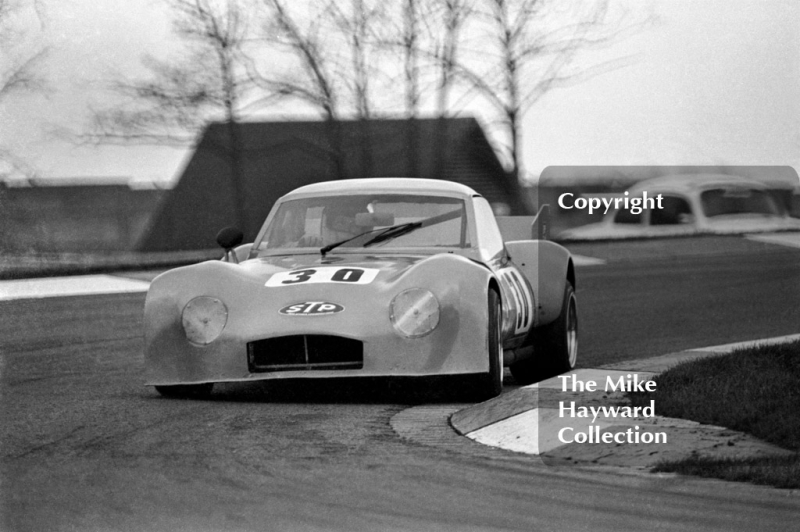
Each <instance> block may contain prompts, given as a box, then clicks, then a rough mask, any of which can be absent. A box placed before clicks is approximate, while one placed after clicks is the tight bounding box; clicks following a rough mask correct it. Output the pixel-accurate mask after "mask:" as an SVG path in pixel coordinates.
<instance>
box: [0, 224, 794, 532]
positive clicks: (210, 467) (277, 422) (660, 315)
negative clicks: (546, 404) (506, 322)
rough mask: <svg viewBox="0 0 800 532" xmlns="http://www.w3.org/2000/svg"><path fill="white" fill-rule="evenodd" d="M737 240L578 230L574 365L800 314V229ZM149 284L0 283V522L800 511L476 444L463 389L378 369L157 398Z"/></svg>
mask: <svg viewBox="0 0 800 532" xmlns="http://www.w3.org/2000/svg"><path fill="white" fill-rule="evenodd" d="M672 244H673V246H676V245H677V246H679V245H680V243H679V242H673V243H672ZM728 246H729V243H726V244H725V245H724V246H723V248H724V249H723V250H722V251H724V252H722V251H721V252H717V253H713V252H708V247H707V246H702V252H700V251H698V252H693V253H682V252H681V250H680V249H678V250H677V251H676V250H675V248H674V247H673V248H670V249H671V250H672V251H670V254H669V256H666V255H664V253H665V251H664V250H663V249H661V250H660V251H658V250H655V249H654V250H652V253H650V255H648V253H645V252H643V251H642V249H639V250H638V251H636V252H635V256H636V257H637V258H631V257H633V255H634V254H631V257H627V258H626V249H627V248H626V247H625V246H620V247H615V248H613V249H611V248H602V249H600V248H592V246H588V245H586V246H583V247H581V246H579V247H581V249H580V252H582V253H584V254H589V252H591V253H592V254H593V255H594V256H599V255H602V254H606V256H604V257H602V258H607V259H609V260H610V262H609V263H608V264H607V265H603V266H589V267H583V268H580V269H579V272H578V275H579V281H578V283H579V286H578V295H579V297H580V305H581V312H582V314H581V318H582V328H583V330H582V338H581V343H582V355H581V356H582V358H581V360H580V362H581V365H583V366H586V365H587V364H589V365H591V364H600V363H605V362H612V361H614V360H622V359H630V358H641V357H645V356H652V355H657V354H663V353H664V352H667V351H669V350H678V349H683V348H686V347H698V346H704V345H714V344H719V343H725V342H733V341H738V340H747V339H753V338H761V337H767V336H779V335H785V334H794V333H797V332H800V331H798V327H800V309H799V308H798V305H797V302H798V301H800V249H791V248H784V247H777V246H774V247H773V246H768V247H759V246H756V245H753V246H750V245H749V244H747V245H742V244H740V243H739V241H738V240H737V241H736V243H735V244H734V248H735V249H733V248H730V247H728ZM673 252H674V253H673ZM615 261H616V262H615ZM143 299H144V295H143V294H118V295H99V296H80V297H65V298H58V299H46V300H22V301H0V312H1V313H2V314H0V316H2V320H0V333H2V336H0V355H1V356H0V371H2V400H3V431H2V485H0V486H1V489H2V518H3V523H2V527H0V528H2V529H3V530H9V531H23V530H31V531H33V530H54V531H55V530H137V531H138V530H198V531H199V530H525V531H529V530H773V531H779V530H791V529H794V527H796V525H797V520H798V518H800V494H798V493H797V492H787V491H779V490H772V489H768V488H760V487H752V486H747V485H740V484H728V483H722V482H717V481H704V480H695V479H688V478H683V477H675V476H655V475H649V474H639V473H636V474H634V473H626V472H621V471H616V470H611V469H600V470H593V469H590V468H577V467H575V468H554V467H548V466H545V465H543V464H541V463H540V462H539V460H538V459H536V458H535V457H531V456H527V455H519V454H514V453H511V452H507V451H502V450H498V449H492V448H488V447H484V446H481V445H479V444H477V443H474V442H472V441H471V440H467V439H465V438H462V437H459V436H457V435H455V434H454V433H453V432H452V431H451V430H450V429H449V427H448V426H447V421H446V418H447V415H448V414H449V413H450V412H452V411H454V410H455V409H457V408H459V407H460V406H463V405H451V404H439V403H434V404H426V405H422V406H418V407H416V408H413V409H411V410H409V407H411V406H413V404H415V403H419V402H420V401H419V400H418V399H414V397H413V394H411V392H410V391H408V390H404V389H402V388H399V389H396V388H392V389H387V387H386V385H385V384H367V385H358V386H353V387H349V388H346V387H342V386H337V385H333V384H331V383H301V384H300V385H296V386H292V385H291V383H289V384H282V385H279V386H275V385H273V386H271V387H267V386H260V385H250V386H245V385H227V386H222V387H220V392H219V393H215V395H214V396H213V397H212V400H209V401H180V400H168V399H162V398H160V397H159V396H158V395H157V394H156V393H155V392H154V391H152V390H151V389H149V388H146V387H144V386H142V384H141V382H142V376H141V365H142V355H141V344H142V341H141V332H140V328H141V309H142V303H143ZM409 394H410V395H409ZM409 397H410V398H409Z"/></svg>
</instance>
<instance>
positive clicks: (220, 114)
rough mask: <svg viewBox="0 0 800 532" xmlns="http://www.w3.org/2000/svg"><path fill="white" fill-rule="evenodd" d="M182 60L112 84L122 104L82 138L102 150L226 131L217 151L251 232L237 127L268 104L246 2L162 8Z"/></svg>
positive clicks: (150, 61)
mask: <svg viewBox="0 0 800 532" xmlns="http://www.w3.org/2000/svg"><path fill="white" fill-rule="evenodd" d="M164 3H165V5H166V6H167V7H168V8H169V9H170V10H171V12H172V13H173V17H174V18H173V30H174V32H175V34H176V35H177V36H178V37H180V38H181V39H182V40H183V42H184V43H185V45H186V46H185V50H184V52H183V54H181V55H180V56H177V57H173V58H170V59H167V60H164V59H157V58H155V57H153V56H150V55H147V56H145V57H144V58H143V59H142V62H143V65H144V66H145V67H146V68H147V69H148V70H149V75H148V76H146V77H144V78H134V79H131V78H129V77H119V78H118V79H116V80H115V81H113V82H112V84H111V89H112V90H113V92H114V93H116V94H117V95H118V96H120V97H121V98H122V101H121V102H120V103H118V104H116V105H114V106H113V107H105V108H101V109H96V110H94V115H93V126H92V130H91V132H90V133H89V134H84V135H82V138H84V139H90V140H92V141H94V142H98V143H124V144H130V143H138V144H160V145H164V144H173V145H187V144H190V143H192V142H193V141H194V140H195V139H196V137H197V133H198V131H199V130H201V129H202V128H203V127H204V126H205V125H206V124H208V123H209V122H211V121H219V120H221V121H223V122H224V123H225V124H226V131H227V134H226V137H225V138H224V140H222V141H221V142H220V145H219V146H218V147H217V148H218V149H219V151H220V153H222V154H223V155H224V156H225V157H226V158H227V159H228V160H229V163H230V168H231V180H232V188H233V194H232V195H233V200H234V205H235V211H236V215H235V216H236V223H237V225H239V227H241V228H242V229H243V230H246V229H247V219H246V216H245V213H246V204H245V203H246V194H245V191H244V187H245V183H244V167H243V156H244V153H243V152H244V144H243V139H242V135H241V131H240V125H239V123H240V122H241V120H242V117H243V116H244V115H245V114H246V113H247V112H248V111H249V110H251V109H252V106H253V105H254V102H258V103H259V104H264V103H266V102H267V100H268V98H267V97H265V95H264V93H263V90H262V89H261V88H260V87H258V86H257V85H256V83H254V81H253V79H252V75H251V73H252V71H253V70H254V60H253V57H252V50H251V45H252V39H251V38H250V35H249V30H250V28H249V26H248V20H249V19H250V17H251V16H252V14H251V13H250V11H249V10H250V9H252V8H253V5H252V4H251V3H249V2H247V1H246V0H164Z"/></svg>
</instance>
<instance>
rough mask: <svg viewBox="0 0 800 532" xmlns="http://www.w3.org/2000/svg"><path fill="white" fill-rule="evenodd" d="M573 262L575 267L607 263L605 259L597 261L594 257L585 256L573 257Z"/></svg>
mask: <svg viewBox="0 0 800 532" xmlns="http://www.w3.org/2000/svg"><path fill="white" fill-rule="evenodd" d="M572 261H573V262H574V263H575V266H598V265H600V264H605V263H606V262H607V261H606V260H604V259H596V258H594V257H586V256H584V255H573V256H572Z"/></svg>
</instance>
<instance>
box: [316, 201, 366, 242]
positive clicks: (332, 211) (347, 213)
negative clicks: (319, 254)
mask: <svg viewBox="0 0 800 532" xmlns="http://www.w3.org/2000/svg"><path fill="white" fill-rule="evenodd" d="M366 212H368V211H367V206H366V205H363V204H361V203H355V202H347V201H342V202H336V203H334V204H332V205H329V206H327V207H326V208H325V210H324V211H323V214H322V240H323V242H324V243H325V244H331V243H333V242H341V241H342V240H346V239H348V238H352V237H354V236H356V235H358V234H360V233H363V232H364V231H368V230H370V229H371V227H366V226H362V225H359V224H358V221H357V216H356V215H358V214H360V213H366Z"/></svg>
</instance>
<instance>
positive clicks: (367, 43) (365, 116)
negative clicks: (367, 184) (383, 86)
mask: <svg viewBox="0 0 800 532" xmlns="http://www.w3.org/2000/svg"><path fill="white" fill-rule="evenodd" d="M383 7H384V6H383V3H382V2H370V1H369V0H349V1H348V2H342V1H341V0H340V1H338V2H337V1H332V2H331V3H330V4H329V8H328V10H329V12H330V13H331V18H332V20H333V22H334V30H335V33H334V38H336V37H338V40H341V41H342V42H343V43H344V46H343V47H342V49H344V50H346V51H347V53H348V55H349V61H347V60H345V61H339V64H347V63H349V68H347V69H343V70H342V72H343V74H344V75H342V76H341V77H342V85H343V86H344V87H345V90H346V91H347V93H348V94H349V95H351V99H352V102H353V108H354V112H355V117H356V119H358V120H359V131H358V135H359V142H358V145H359V147H360V150H359V152H360V156H361V161H360V163H361V164H360V169H359V173H360V174H361V175H362V176H370V175H372V173H373V172H372V167H373V163H372V146H371V139H370V132H369V127H370V124H369V122H368V121H369V120H370V119H371V118H372V117H373V113H374V111H373V102H372V94H371V93H372V90H373V80H375V79H377V78H380V76H381V73H380V71H379V69H378V65H377V63H378V61H377V57H378V53H379V51H380V48H381V37H380V36H379V34H378V29H377V26H378V25H379V24H380V22H381V21H382V19H383V16H384V12H383Z"/></svg>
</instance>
